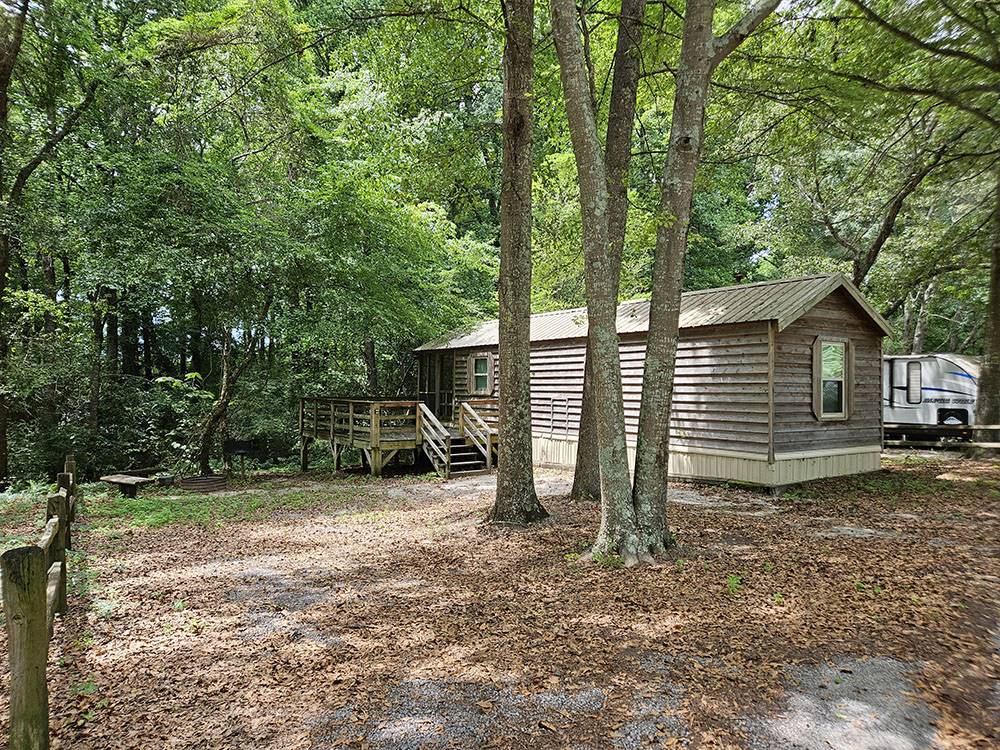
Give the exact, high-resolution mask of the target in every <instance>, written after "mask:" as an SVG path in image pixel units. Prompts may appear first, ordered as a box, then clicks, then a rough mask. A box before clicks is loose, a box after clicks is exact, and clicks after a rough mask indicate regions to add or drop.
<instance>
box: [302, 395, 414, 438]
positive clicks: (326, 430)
mask: <svg viewBox="0 0 1000 750" xmlns="http://www.w3.org/2000/svg"><path fill="white" fill-rule="evenodd" d="M417 405H418V402H417V401H373V400H367V399H339V398H322V397H308V398H302V399H299V434H300V435H303V436H307V437H312V438H319V439H322V440H333V439H335V438H341V439H343V440H346V441H348V442H353V441H355V440H360V441H364V442H370V443H372V444H378V443H380V442H385V441H391V440H393V439H394V438H396V437H399V438H404V437H408V439H410V440H412V439H413V437H414V436H416V438H417V441H418V442H419V440H420V430H419V429H418V425H417V421H418V416H417V414H418V410H417Z"/></svg>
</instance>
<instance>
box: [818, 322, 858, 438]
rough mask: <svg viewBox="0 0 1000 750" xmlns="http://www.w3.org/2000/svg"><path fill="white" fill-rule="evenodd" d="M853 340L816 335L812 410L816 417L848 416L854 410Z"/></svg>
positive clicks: (831, 418)
mask: <svg viewBox="0 0 1000 750" xmlns="http://www.w3.org/2000/svg"><path fill="white" fill-rule="evenodd" d="M851 355H852V352H851V344H850V342H849V341H845V340H833V339H821V338H817V339H816V341H815V343H814V344H813V413H814V414H815V415H816V418H817V419H824V420H834V419H847V418H848V417H849V416H850V412H851V397H852V396H853V394H852V393H851V387H852V381H853V378H852V377H851V371H852V367H851V365H852V359H853V358H852V356H851Z"/></svg>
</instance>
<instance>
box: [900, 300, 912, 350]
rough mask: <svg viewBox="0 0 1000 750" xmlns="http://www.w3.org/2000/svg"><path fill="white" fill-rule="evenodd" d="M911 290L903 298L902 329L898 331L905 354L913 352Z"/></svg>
mask: <svg viewBox="0 0 1000 750" xmlns="http://www.w3.org/2000/svg"><path fill="white" fill-rule="evenodd" d="M913 304H914V295H913V292H909V293H908V294H907V295H906V297H905V298H904V299H903V330H902V331H901V332H900V345H901V346H902V347H903V350H904V353H905V354H912V353H913Z"/></svg>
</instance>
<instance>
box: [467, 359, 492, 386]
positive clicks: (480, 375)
mask: <svg viewBox="0 0 1000 750" xmlns="http://www.w3.org/2000/svg"><path fill="white" fill-rule="evenodd" d="M469 370H470V376H471V377H470V383H469V386H470V387H469V390H470V391H471V392H472V393H473V394H474V395H477V396H488V395H489V394H490V393H492V392H493V357H492V356H491V355H490V354H489V353H485V354H474V355H472V357H470V367H469Z"/></svg>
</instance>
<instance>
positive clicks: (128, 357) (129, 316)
mask: <svg viewBox="0 0 1000 750" xmlns="http://www.w3.org/2000/svg"><path fill="white" fill-rule="evenodd" d="M121 321H122V335H121V350H122V372H123V373H124V374H126V375H139V373H140V367H139V316H138V315H137V314H136V313H135V312H133V311H132V310H130V309H128V308H126V309H125V310H124V312H123V313H122V318H121Z"/></svg>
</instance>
